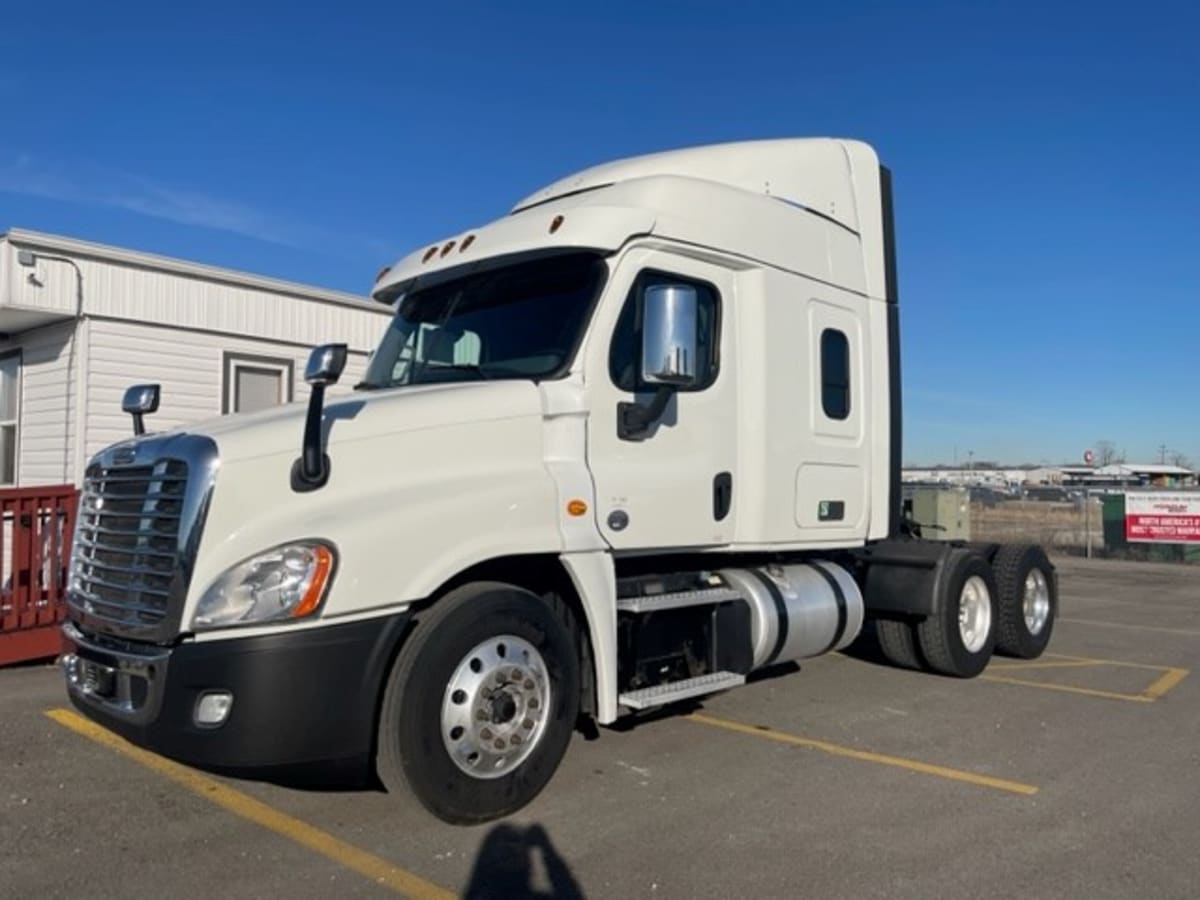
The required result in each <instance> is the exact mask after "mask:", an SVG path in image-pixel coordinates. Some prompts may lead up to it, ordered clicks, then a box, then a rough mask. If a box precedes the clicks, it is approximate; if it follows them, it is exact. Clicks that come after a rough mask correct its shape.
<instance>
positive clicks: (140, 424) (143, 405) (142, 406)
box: [121, 384, 162, 435]
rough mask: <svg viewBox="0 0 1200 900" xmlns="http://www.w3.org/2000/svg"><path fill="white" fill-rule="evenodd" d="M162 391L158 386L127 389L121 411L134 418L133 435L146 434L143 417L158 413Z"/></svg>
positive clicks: (148, 385) (149, 385)
mask: <svg viewBox="0 0 1200 900" xmlns="http://www.w3.org/2000/svg"><path fill="white" fill-rule="evenodd" d="M161 393H162V389H161V388H160V387H159V385H157V384H135V385H133V386H132V387H130V388H128V389H126V391H125V396H124V397H123V398H122V399H121V411H122V412H127V413H129V415H131V416H133V433H134V434H135V435H141V434H145V433H146V423H145V421H144V419H143V416H148V415H149V414H150V413H155V412H158V400H159V396H160V394H161Z"/></svg>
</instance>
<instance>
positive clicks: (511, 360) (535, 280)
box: [358, 253, 607, 390]
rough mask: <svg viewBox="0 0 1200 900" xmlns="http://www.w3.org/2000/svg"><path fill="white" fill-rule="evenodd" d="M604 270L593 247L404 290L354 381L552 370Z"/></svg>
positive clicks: (388, 382)
mask: <svg viewBox="0 0 1200 900" xmlns="http://www.w3.org/2000/svg"><path fill="white" fill-rule="evenodd" d="M606 273H607V266H606V265H605V263H604V260H603V258H602V257H600V256H599V255H598V254H595V253H572V254H568V255H563V256H555V257H551V258H543V259H538V260H532V261H529V262H523V263H518V264H516V265H512V266H507V267H504V268H500V269H493V270H491V271H487V272H479V273H474V274H471V275H468V276H466V277H464V278H459V279H456V280H454V281H450V282H447V283H445V284H439V285H436V286H434V287H430V288H425V289H423V290H417V291H414V292H413V293H411V294H406V295H404V296H402V297H401V298H400V300H399V302H398V303H397V309H396V317H395V318H394V319H393V320H392V324H391V325H390V326H389V327H388V330H387V333H386V334H385V335H384V337H383V340H382V341H381V342H380V344H379V348H378V349H377V350H376V351H375V354H374V355H373V356H372V358H371V361H370V363H369V364H368V365H367V374H366V377H365V378H364V379H363V382H362V383H361V384H360V385H358V387H359V388H360V389H364V390H370V389H375V388H385V387H394V386H396V385H402V384H430V383H435V382H445V381H461V380H472V379H483V380H487V379H493V378H534V379H536V378H545V377H548V376H552V375H556V374H558V373H559V372H561V371H562V370H563V369H564V368H565V367H566V366H567V364H568V363H569V362H570V361H571V358H572V356H573V355H574V353H575V348H576V347H577V346H578V345H579V341H580V338H581V337H582V335H583V329H584V327H585V325H586V324H587V319H588V313H589V312H590V310H591V307H592V301H593V300H594V299H595V297H596V295H597V294H598V293H599V291H600V287H601V286H602V284H603V283H604V277H605V274H606Z"/></svg>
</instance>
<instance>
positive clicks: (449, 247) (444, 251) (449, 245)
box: [442, 241, 454, 256]
mask: <svg viewBox="0 0 1200 900" xmlns="http://www.w3.org/2000/svg"><path fill="white" fill-rule="evenodd" d="M453 249H454V241H446V246H445V247H443V248H442V256H445V255H446V254H447V253H449V252H450V251H451V250H453Z"/></svg>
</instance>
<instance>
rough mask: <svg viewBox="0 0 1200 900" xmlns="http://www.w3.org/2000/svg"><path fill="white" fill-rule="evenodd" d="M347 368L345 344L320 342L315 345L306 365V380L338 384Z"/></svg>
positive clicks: (312, 382) (313, 383)
mask: <svg viewBox="0 0 1200 900" xmlns="http://www.w3.org/2000/svg"><path fill="white" fill-rule="evenodd" d="M345 368H346V345H345V344H320V345H319V346H316V347H313V350H312V353H310V354H309V355H308V364H307V365H305V367H304V380H305V381H307V382H308V383H309V384H312V385H318V384H319V385H326V384H337V380H338V379H339V378H341V377H342V372H343V371H344V370H345Z"/></svg>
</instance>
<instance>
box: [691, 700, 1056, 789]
mask: <svg viewBox="0 0 1200 900" xmlns="http://www.w3.org/2000/svg"><path fill="white" fill-rule="evenodd" d="M687 718H688V719H690V720H691V721H693V722H699V723H700V724H702V725H711V726H713V727H715V728H724V729H726V730H727V731H736V732H738V733H739V734H749V735H754V736H755V737H760V738H766V739H767V740H769V741H777V742H779V743H781V744H791V745H793V746H796V747H806V748H808V749H810V750H820V751H822V752H824V753H829V754H832V755H833V756H845V757H848V758H850V759H857V760H861V761H863V762H872V763H878V764H879V765H884V766H894V767H895V768H898V769H908V770H909V771H910V772H920V773H921V774H923V775H934V776H936V777H938V778H948V779H950V780H951V781H963V782H966V783H967V784H973V785H976V786H977V787H986V788H994V789H995V790H998V791H1007V792H1009V793H1012V794H1022V795H1024V796H1027V797H1028V796H1032V795H1033V794H1036V793H1037V792H1038V789H1037V787H1036V786H1035V785H1032V784H1023V783H1022V782H1019V781H1009V780H1007V779H1005V778H994V777H992V776H991V775H980V774H979V773H977V772H968V771H966V770H964V769H953V768H950V767H948V766H939V765H936V764H934V763H927V762H922V761H921V760H919V759H910V758H908V757H904V756H892V755H890V754H887V753H875V752H874V751H871V750H859V749H857V748H854V747H844V746H842V745H840V744H833V743H830V742H829V741H822V740H817V739H815V738H807V737H801V736H800V735H798V734H789V733H788V732H786V731H776V730H775V729H774V728H768V727H767V726H765V725H747V724H745V723H744V722H735V721H733V720H731V719H719V718H717V717H716V716H710V715H707V714H706V713H692V714H691V715H689V716H687Z"/></svg>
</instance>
